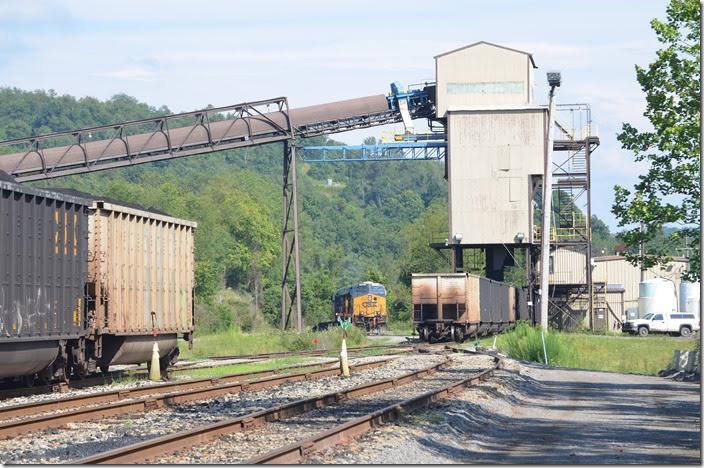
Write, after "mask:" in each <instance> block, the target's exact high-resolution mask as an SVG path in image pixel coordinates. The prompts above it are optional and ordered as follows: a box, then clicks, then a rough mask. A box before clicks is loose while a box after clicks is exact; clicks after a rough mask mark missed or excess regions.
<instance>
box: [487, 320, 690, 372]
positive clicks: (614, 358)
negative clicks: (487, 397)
mask: <svg viewBox="0 0 704 468" xmlns="http://www.w3.org/2000/svg"><path fill="white" fill-rule="evenodd" d="M527 328H528V329H530V330H531V331H527V330H526V329H525V328H523V326H522V325H521V324H518V325H517V326H516V328H515V329H514V330H512V331H511V332H508V333H504V334H502V335H499V337H498V339H497V343H496V346H497V348H499V349H500V350H501V351H503V352H506V353H507V354H508V355H509V356H512V357H517V358H518V359H525V360H531V361H535V362H541V363H542V362H543V353H542V342H541V341H540V332H539V331H537V330H535V329H533V328H531V327H527ZM529 335H530V336H529ZM493 341H494V337H493V336H492V337H486V338H484V339H482V345H483V346H491V345H492V343H493ZM546 345H547V346H546V347H547V348H548V363H549V364H551V365H556V366H562V367H569V368H575V369H589V370H603V371H612V372H623V373H630V374H644V375H657V373H658V372H659V371H661V370H663V369H665V368H667V366H668V364H669V363H670V360H671V359H672V355H673V352H674V351H675V350H693V349H695V347H696V345H697V340H696V339H687V340H685V339H681V338H675V337H670V336H649V337H645V338H641V337H635V336H611V335H587V334H584V333H579V334H576V333H561V332H554V331H550V332H549V333H548V334H547V336H546ZM521 353H523V354H521ZM521 355H522V356H523V357H518V356H521Z"/></svg>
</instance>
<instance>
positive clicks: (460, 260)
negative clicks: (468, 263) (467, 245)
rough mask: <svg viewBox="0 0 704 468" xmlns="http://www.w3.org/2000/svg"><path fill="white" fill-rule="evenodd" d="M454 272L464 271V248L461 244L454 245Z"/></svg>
mask: <svg viewBox="0 0 704 468" xmlns="http://www.w3.org/2000/svg"><path fill="white" fill-rule="evenodd" d="M451 252H452V272H453V273H462V272H463V271H464V250H463V249H462V246H461V245H458V244H455V245H453V246H452V250H451Z"/></svg>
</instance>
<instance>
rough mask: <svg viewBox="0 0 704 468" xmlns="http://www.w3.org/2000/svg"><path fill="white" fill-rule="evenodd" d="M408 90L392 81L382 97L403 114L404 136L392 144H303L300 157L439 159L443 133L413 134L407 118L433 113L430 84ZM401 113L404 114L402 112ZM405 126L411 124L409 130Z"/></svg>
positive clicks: (328, 159)
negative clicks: (385, 95) (384, 96)
mask: <svg viewBox="0 0 704 468" xmlns="http://www.w3.org/2000/svg"><path fill="white" fill-rule="evenodd" d="M417 86H420V87H419V88H411V87H409V88H408V90H406V88H405V87H404V86H403V85H402V84H401V83H399V82H398V81H395V82H393V83H391V93H390V94H389V95H388V96H387V97H386V99H387V100H388V101H389V109H391V110H393V111H396V112H399V113H401V114H402V116H403V122H404V125H405V126H406V134H405V135H397V136H396V140H397V141H394V142H393V143H381V144H375V145H339V146H332V145H327V146H304V147H303V151H302V153H301V154H302V158H303V160H304V161H306V162H352V161H418V160H430V161H433V160H436V161H437V160H441V159H443V158H444V157H445V153H446V151H447V141H446V136H445V134H444V133H425V134H415V133H413V132H412V130H413V129H412V127H411V126H412V124H411V122H410V119H415V118H422V117H426V118H430V117H431V116H433V115H434V113H435V104H434V102H433V101H434V99H433V98H434V93H435V84H434V83H423V84H422V85H417ZM404 114H405V115H404ZM409 127H411V128H410V129H409Z"/></svg>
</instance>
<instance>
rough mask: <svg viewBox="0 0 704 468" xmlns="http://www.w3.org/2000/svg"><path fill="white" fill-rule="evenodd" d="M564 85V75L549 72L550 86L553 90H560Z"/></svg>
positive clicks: (557, 72)
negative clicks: (562, 84) (561, 85)
mask: <svg viewBox="0 0 704 468" xmlns="http://www.w3.org/2000/svg"><path fill="white" fill-rule="evenodd" d="M561 83H562V75H561V74H560V72H559V71H549V72H548V84H549V85H550V86H551V87H553V88H559V87H560V84H561Z"/></svg>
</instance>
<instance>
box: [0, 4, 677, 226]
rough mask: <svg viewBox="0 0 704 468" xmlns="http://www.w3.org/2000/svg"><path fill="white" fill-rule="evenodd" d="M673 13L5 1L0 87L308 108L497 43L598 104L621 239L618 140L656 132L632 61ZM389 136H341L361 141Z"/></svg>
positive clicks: (551, 7)
mask: <svg viewBox="0 0 704 468" xmlns="http://www.w3.org/2000/svg"><path fill="white" fill-rule="evenodd" d="M666 5H667V2H666V1H664V0H639V1H635V0H633V1H629V0H622V1H613V0H611V1H603V0H591V1H588V2H585V1H583V0H580V1H570V0H565V1H562V2H558V3H555V2H549V1H527V0H512V1H508V0H494V1H471V0H465V1H443V0H434V1H432V2H431V1H426V2H420V1H414V0H406V1H403V2H400V1H378V0H377V1H367V0H356V1H338V2H332V1H330V0H325V1H305V0H298V1H269V0H259V1H257V2H251V1H248V2H244V1H208V0H202V1H200V2H194V1H179V0H169V1H156V0H154V1H150V2H144V1H133V0H120V1H101V2H95V1H87V0H86V1H71V0H65V1H60V2H59V1H51V0H34V1H32V0H28V1H23V2H16V1H12V0H0V86H11V87H17V88H21V89H25V90H34V89H53V90H55V91H56V92H57V93H58V94H70V95H73V96H77V97H82V96H92V97H96V98H99V99H108V98H110V97H111V96H113V95H115V94H118V93H126V94H128V95H131V96H135V97H136V98H137V99H139V100H140V101H144V102H147V103H149V104H150V105H153V106H155V107H158V106H161V105H166V106H168V107H169V109H171V110H172V111H174V112H181V111H190V110H194V109H198V108H202V107H205V106H206V105H208V104H212V105H214V106H224V105H230V104H236V103H239V102H244V101H254V100H259V99H269V98H274V97H278V96H286V97H288V100H289V104H290V106H291V107H300V106H306V105H312V104H319V103H326V102H332V101H337V100H342V99H349V98H355V97H362V96H368V95H373V94H385V93H387V92H388V89H389V83H391V82H393V81H401V82H402V83H405V84H412V83H419V82H421V81H423V80H428V79H430V80H433V79H434V66H435V65H434V59H433V57H434V56H435V55H438V54H440V53H443V52H446V51H449V50H453V49H455V48H458V47H461V46H463V45H466V44H471V43H473V42H477V41H488V42H494V43H497V44H501V45H505V46H508V47H512V48H516V49H519V50H523V51H526V52H530V53H532V54H533V56H534V59H535V62H536V65H537V66H538V69H537V70H535V77H536V79H535V81H536V89H535V93H536V101H537V103H539V104H540V103H546V102H547V84H546V79H545V72H546V71H548V70H560V71H561V72H562V82H563V83H562V87H561V88H560V89H559V92H558V95H557V100H558V101H557V102H558V103H560V102H562V103H568V102H569V103H573V102H580V103H582V102H585V103H589V104H590V105H591V109H592V119H593V122H594V125H595V129H596V130H597V132H598V135H599V137H600V140H601V146H600V147H599V148H598V149H597V150H596V152H594V153H593V155H592V213H593V214H596V215H597V216H599V217H600V218H601V219H603V220H604V221H605V222H606V223H607V224H608V225H609V227H611V229H612V231H613V230H616V229H618V228H617V223H616V220H615V218H614V216H613V215H612V214H611V205H612V203H613V186H614V185H615V184H620V185H623V186H626V187H631V186H632V185H633V184H634V183H635V182H636V181H637V177H638V175H639V174H641V173H643V172H644V171H645V170H646V167H645V166H644V165H643V164H637V163H634V161H633V157H632V154H630V153H628V152H626V151H624V150H622V149H621V148H620V144H619V143H618V141H617V140H616V133H617V132H618V131H619V130H620V128H621V125H622V123H623V122H629V123H632V124H634V125H636V126H637V127H639V128H642V127H645V126H646V125H647V121H646V120H645V119H644V117H643V112H644V110H645V100H644V95H643V92H642V90H641V89H640V87H639V85H638V83H637V81H636V78H635V70H634V65H635V64H639V65H641V66H647V64H648V63H650V62H651V61H652V60H653V59H654V57H655V51H656V50H657V48H658V42H657V40H656V39H655V35H654V33H653V31H652V29H651V28H650V21H651V20H652V19H653V18H655V17H658V18H664V16H665V8H666ZM396 129H397V130H399V129H400V127H396ZM389 130H394V127H391V128H372V129H367V130H364V131H356V132H350V133H347V134H339V135H336V136H334V137H333V138H335V139H337V140H340V141H344V142H345V143H349V144H355V143H360V142H361V140H362V139H363V138H364V137H365V136H376V137H379V136H381V134H382V132H385V131H389ZM409 164H414V163H413V162H409Z"/></svg>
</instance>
